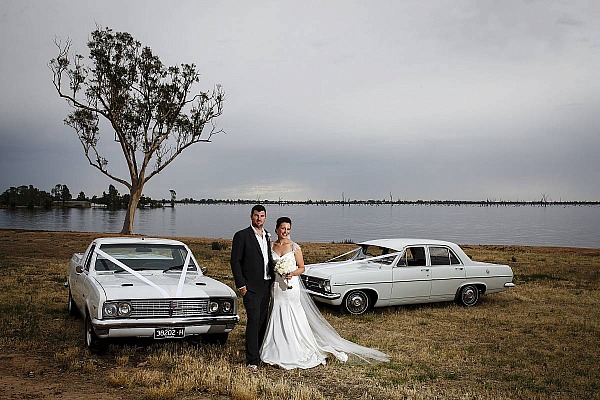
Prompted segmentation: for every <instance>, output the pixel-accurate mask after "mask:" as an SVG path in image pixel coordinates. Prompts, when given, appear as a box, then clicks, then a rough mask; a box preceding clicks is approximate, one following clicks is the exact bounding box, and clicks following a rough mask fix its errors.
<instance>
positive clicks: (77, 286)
mask: <svg viewBox="0 0 600 400" xmlns="http://www.w3.org/2000/svg"><path fill="white" fill-rule="evenodd" d="M94 247H95V245H93V244H92V245H90V247H89V248H88V250H87V251H86V253H85V258H84V259H83V260H82V262H83V264H82V265H81V267H82V269H83V271H82V272H80V273H78V274H75V277H74V278H75V279H74V280H72V281H71V295H72V296H73V300H74V301H75V303H77V305H78V307H80V308H83V307H85V292H86V288H85V286H86V281H87V279H88V276H89V273H90V263H91V260H92V258H93V254H94Z"/></svg>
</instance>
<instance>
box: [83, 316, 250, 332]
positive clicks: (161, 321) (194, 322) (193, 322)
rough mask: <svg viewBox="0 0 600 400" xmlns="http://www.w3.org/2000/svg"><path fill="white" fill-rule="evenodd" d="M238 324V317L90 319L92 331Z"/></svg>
mask: <svg viewBox="0 0 600 400" xmlns="http://www.w3.org/2000/svg"><path fill="white" fill-rule="evenodd" d="M238 322H240V316H239V315H227V316H216V317H191V318H144V319H126V318H123V319H95V318H94V319H92V326H93V327H94V329H123V328H152V327H161V328H166V327H171V326H173V327H185V326H199V325H232V326H231V327H232V328H233V325H235V324H237V323H238Z"/></svg>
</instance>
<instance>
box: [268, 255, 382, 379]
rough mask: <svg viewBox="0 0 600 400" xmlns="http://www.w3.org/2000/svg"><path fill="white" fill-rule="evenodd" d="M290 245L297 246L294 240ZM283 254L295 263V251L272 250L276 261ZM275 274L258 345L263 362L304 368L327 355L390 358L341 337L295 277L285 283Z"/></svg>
mask: <svg viewBox="0 0 600 400" xmlns="http://www.w3.org/2000/svg"><path fill="white" fill-rule="evenodd" d="M293 248H294V249H299V247H298V245H297V244H295V243H294V245H293ZM284 257H289V258H290V261H293V264H294V265H296V258H295V257H294V251H290V252H289V253H286V254H284V255H282V256H279V255H278V254H277V253H275V252H273V260H274V261H275V262H277V260H278V259H279V258H284ZM275 275H276V277H275V283H274V284H273V289H272V295H273V296H272V299H273V305H272V309H271V315H270V317H269V322H268V325H267V331H266V334H265V339H264V341H263V344H262V346H261V348H260V358H261V360H262V361H263V362H265V363H267V364H271V365H277V366H279V367H281V368H285V369H294V368H302V369H306V368H312V367H316V366H317V365H320V364H325V363H326V359H327V357H328V356H329V355H333V356H334V357H336V358H337V359H338V360H340V361H342V362H345V361H347V360H348V354H351V355H355V356H357V357H358V358H359V359H362V360H364V361H367V362H368V361H369V360H376V361H388V360H389V357H388V356H387V355H386V354H384V353H382V352H380V351H378V350H375V349H371V348H368V347H363V346H360V345H357V344H355V343H352V342H350V341H348V340H345V339H343V338H342V337H340V336H339V335H338V334H337V332H336V331H335V329H333V327H331V325H329V323H328V322H327V321H326V320H325V318H323V316H322V315H321V313H320V312H319V310H318V309H317V307H316V306H315V304H314V302H313V300H312V299H311V298H310V296H309V295H308V294H307V293H306V290H305V289H304V285H303V284H302V281H301V280H300V278H299V277H298V276H293V277H292V278H291V279H290V280H289V281H288V282H286V280H285V279H284V278H283V277H281V276H280V275H279V274H275ZM288 285H289V286H291V289H290V288H288Z"/></svg>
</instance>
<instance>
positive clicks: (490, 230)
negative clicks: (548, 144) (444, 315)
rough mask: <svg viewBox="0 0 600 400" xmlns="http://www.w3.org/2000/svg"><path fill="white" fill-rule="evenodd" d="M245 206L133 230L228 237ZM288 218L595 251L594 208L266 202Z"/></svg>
mask: <svg viewBox="0 0 600 400" xmlns="http://www.w3.org/2000/svg"><path fill="white" fill-rule="evenodd" d="M251 208H252V207H251V206H249V205H237V204H233V205H230V204H216V205H205V204H203V205H198V204H187V205H186V204H176V205H175V207H174V208H170V207H168V208H163V209H147V210H138V211H137V213H136V217H135V223H134V231H135V233H138V234H143V235H149V236H152V235H157V236H191V237H208V238H227V239H230V238H232V237H233V234H234V233H235V231H237V230H239V229H241V228H244V227H245V226H248V225H249V224H250V209H251ZM124 215H125V211H123V210H120V211H108V210H105V209H103V208H91V209H89V208H88V209H53V210H50V211H43V210H23V209H18V210H8V209H0V228H17V229H30V230H33V229H35V230H48V231H76V232H119V231H120V230H121V227H122V225H123V219H124ZM282 215H286V216H289V217H290V218H292V221H293V227H292V238H293V240H295V241H298V242H334V241H335V242H341V241H344V240H353V241H355V242H358V241H362V240H368V239H376V238H392V237H419V238H430V239H441V240H449V241H452V242H456V243H459V244H514V245H527V246H572V247H591V248H600V206H595V205H592V206H588V205H586V206H563V205H560V206H557V205H553V206H548V207H540V206H531V205H525V206H487V207H483V206H478V205H459V206H447V205H380V206H372V205H350V206H348V205H345V206H342V205H327V206H324V205H267V222H266V225H265V226H266V227H267V230H270V231H271V232H273V231H274V228H275V227H274V225H275V220H276V219H277V217H279V216H282Z"/></svg>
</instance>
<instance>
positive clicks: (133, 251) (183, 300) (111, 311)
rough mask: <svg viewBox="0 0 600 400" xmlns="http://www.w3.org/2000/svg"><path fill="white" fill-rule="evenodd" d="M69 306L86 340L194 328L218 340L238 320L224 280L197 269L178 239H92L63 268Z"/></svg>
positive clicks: (180, 334)
mask: <svg viewBox="0 0 600 400" xmlns="http://www.w3.org/2000/svg"><path fill="white" fill-rule="evenodd" d="M66 286H67V287H68V288H69V301H68V305H69V313H70V314H72V315H76V314H80V315H81V316H83V318H84V320H85V322H84V339H85V344H86V346H87V347H88V348H89V349H90V350H91V351H93V352H101V351H103V350H105V348H106V340H107V339H110V338H123V337H148V338H154V339H175V338H184V337H188V336H197V335H202V337H203V338H205V339H208V340H209V341H212V342H218V343H221V344H223V343H225V341H226V340H227V337H228V335H229V332H231V330H232V329H233V328H234V327H235V325H236V324H237V323H238V322H239V320H240V317H239V315H237V310H238V300H237V296H236V294H235V292H234V291H233V290H232V289H231V288H230V287H229V286H227V285H225V284H224V283H222V282H219V281H217V280H215V279H212V278H209V277H207V276H205V275H204V274H203V271H202V269H201V268H200V267H199V264H198V262H197V261H196V260H195V258H194V256H193V254H192V252H191V250H190V249H189V248H188V247H187V246H186V245H185V244H183V243H182V242H179V241H176V240H168V239H150V238H99V239H96V240H94V241H93V242H92V243H91V244H90V245H89V246H88V248H87V251H86V252H85V253H76V254H74V255H73V257H72V258H71V261H70V262H69V265H68V268H67V282H66Z"/></svg>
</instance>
